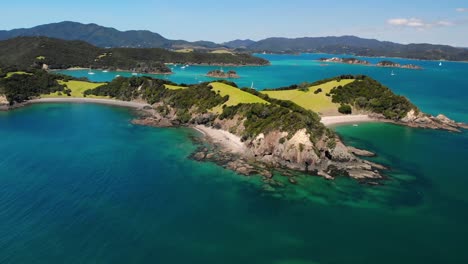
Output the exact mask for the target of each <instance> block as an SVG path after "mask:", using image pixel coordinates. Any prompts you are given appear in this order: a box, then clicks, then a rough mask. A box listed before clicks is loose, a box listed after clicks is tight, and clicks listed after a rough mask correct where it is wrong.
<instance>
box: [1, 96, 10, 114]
mask: <svg viewBox="0 0 468 264" xmlns="http://www.w3.org/2000/svg"><path fill="white" fill-rule="evenodd" d="M9 108H10V104H9V102H8V100H7V98H6V96H4V95H0V110H8V109H9Z"/></svg>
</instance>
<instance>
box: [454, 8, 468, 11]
mask: <svg viewBox="0 0 468 264" xmlns="http://www.w3.org/2000/svg"><path fill="white" fill-rule="evenodd" d="M455 10H456V11H457V12H468V8H462V7H460V8H457V9H455Z"/></svg>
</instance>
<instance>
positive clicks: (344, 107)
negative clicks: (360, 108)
mask: <svg viewBox="0 0 468 264" xmlns="http://www.w3.org/2000/svg"><path fill="white" fill-rule="evenodd" d="M338 112H340V113H342V114H345V115H349V114H351V113H352V109H351V106H350V105H345V104H343V105H340V107H339V108H338Z"/></svg>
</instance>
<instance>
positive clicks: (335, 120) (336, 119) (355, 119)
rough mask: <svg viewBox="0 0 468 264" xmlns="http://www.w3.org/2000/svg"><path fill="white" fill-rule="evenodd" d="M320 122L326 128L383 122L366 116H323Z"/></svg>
mask: <svg viewBox="0 0 468 264" xmlns="http://www.w3.org/2000/svg"><path fill="white" fill-rule="evenodd" d="M320 121H321V122H322V124H324V125H325V126H327V127H330V126H334V125H344V124H356V123H368V122H383V120H381V119H376V118H372V117H370V116H368V115H340V116H323V117H322V119H321V120H320Z"/></svg>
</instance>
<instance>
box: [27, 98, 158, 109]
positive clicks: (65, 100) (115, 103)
mask: <svg viewBox="0 0 468 264" xmlns="http://www.w3.org/2000/svg"><path fill="white" fill-rule="evenodd" d="M41 103H88V104H103V105H112V106H120V107H127V108H134V109H143V108H145V107H148V106H149V107H151V105H149V104H147V103H140V102H131V101H128V102H127V101H120V100H113V99H98V98H77V97H73V98H38V99H32V100H29V101H27V102H26V104H25V105H28V104H41Z"/></svg>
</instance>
